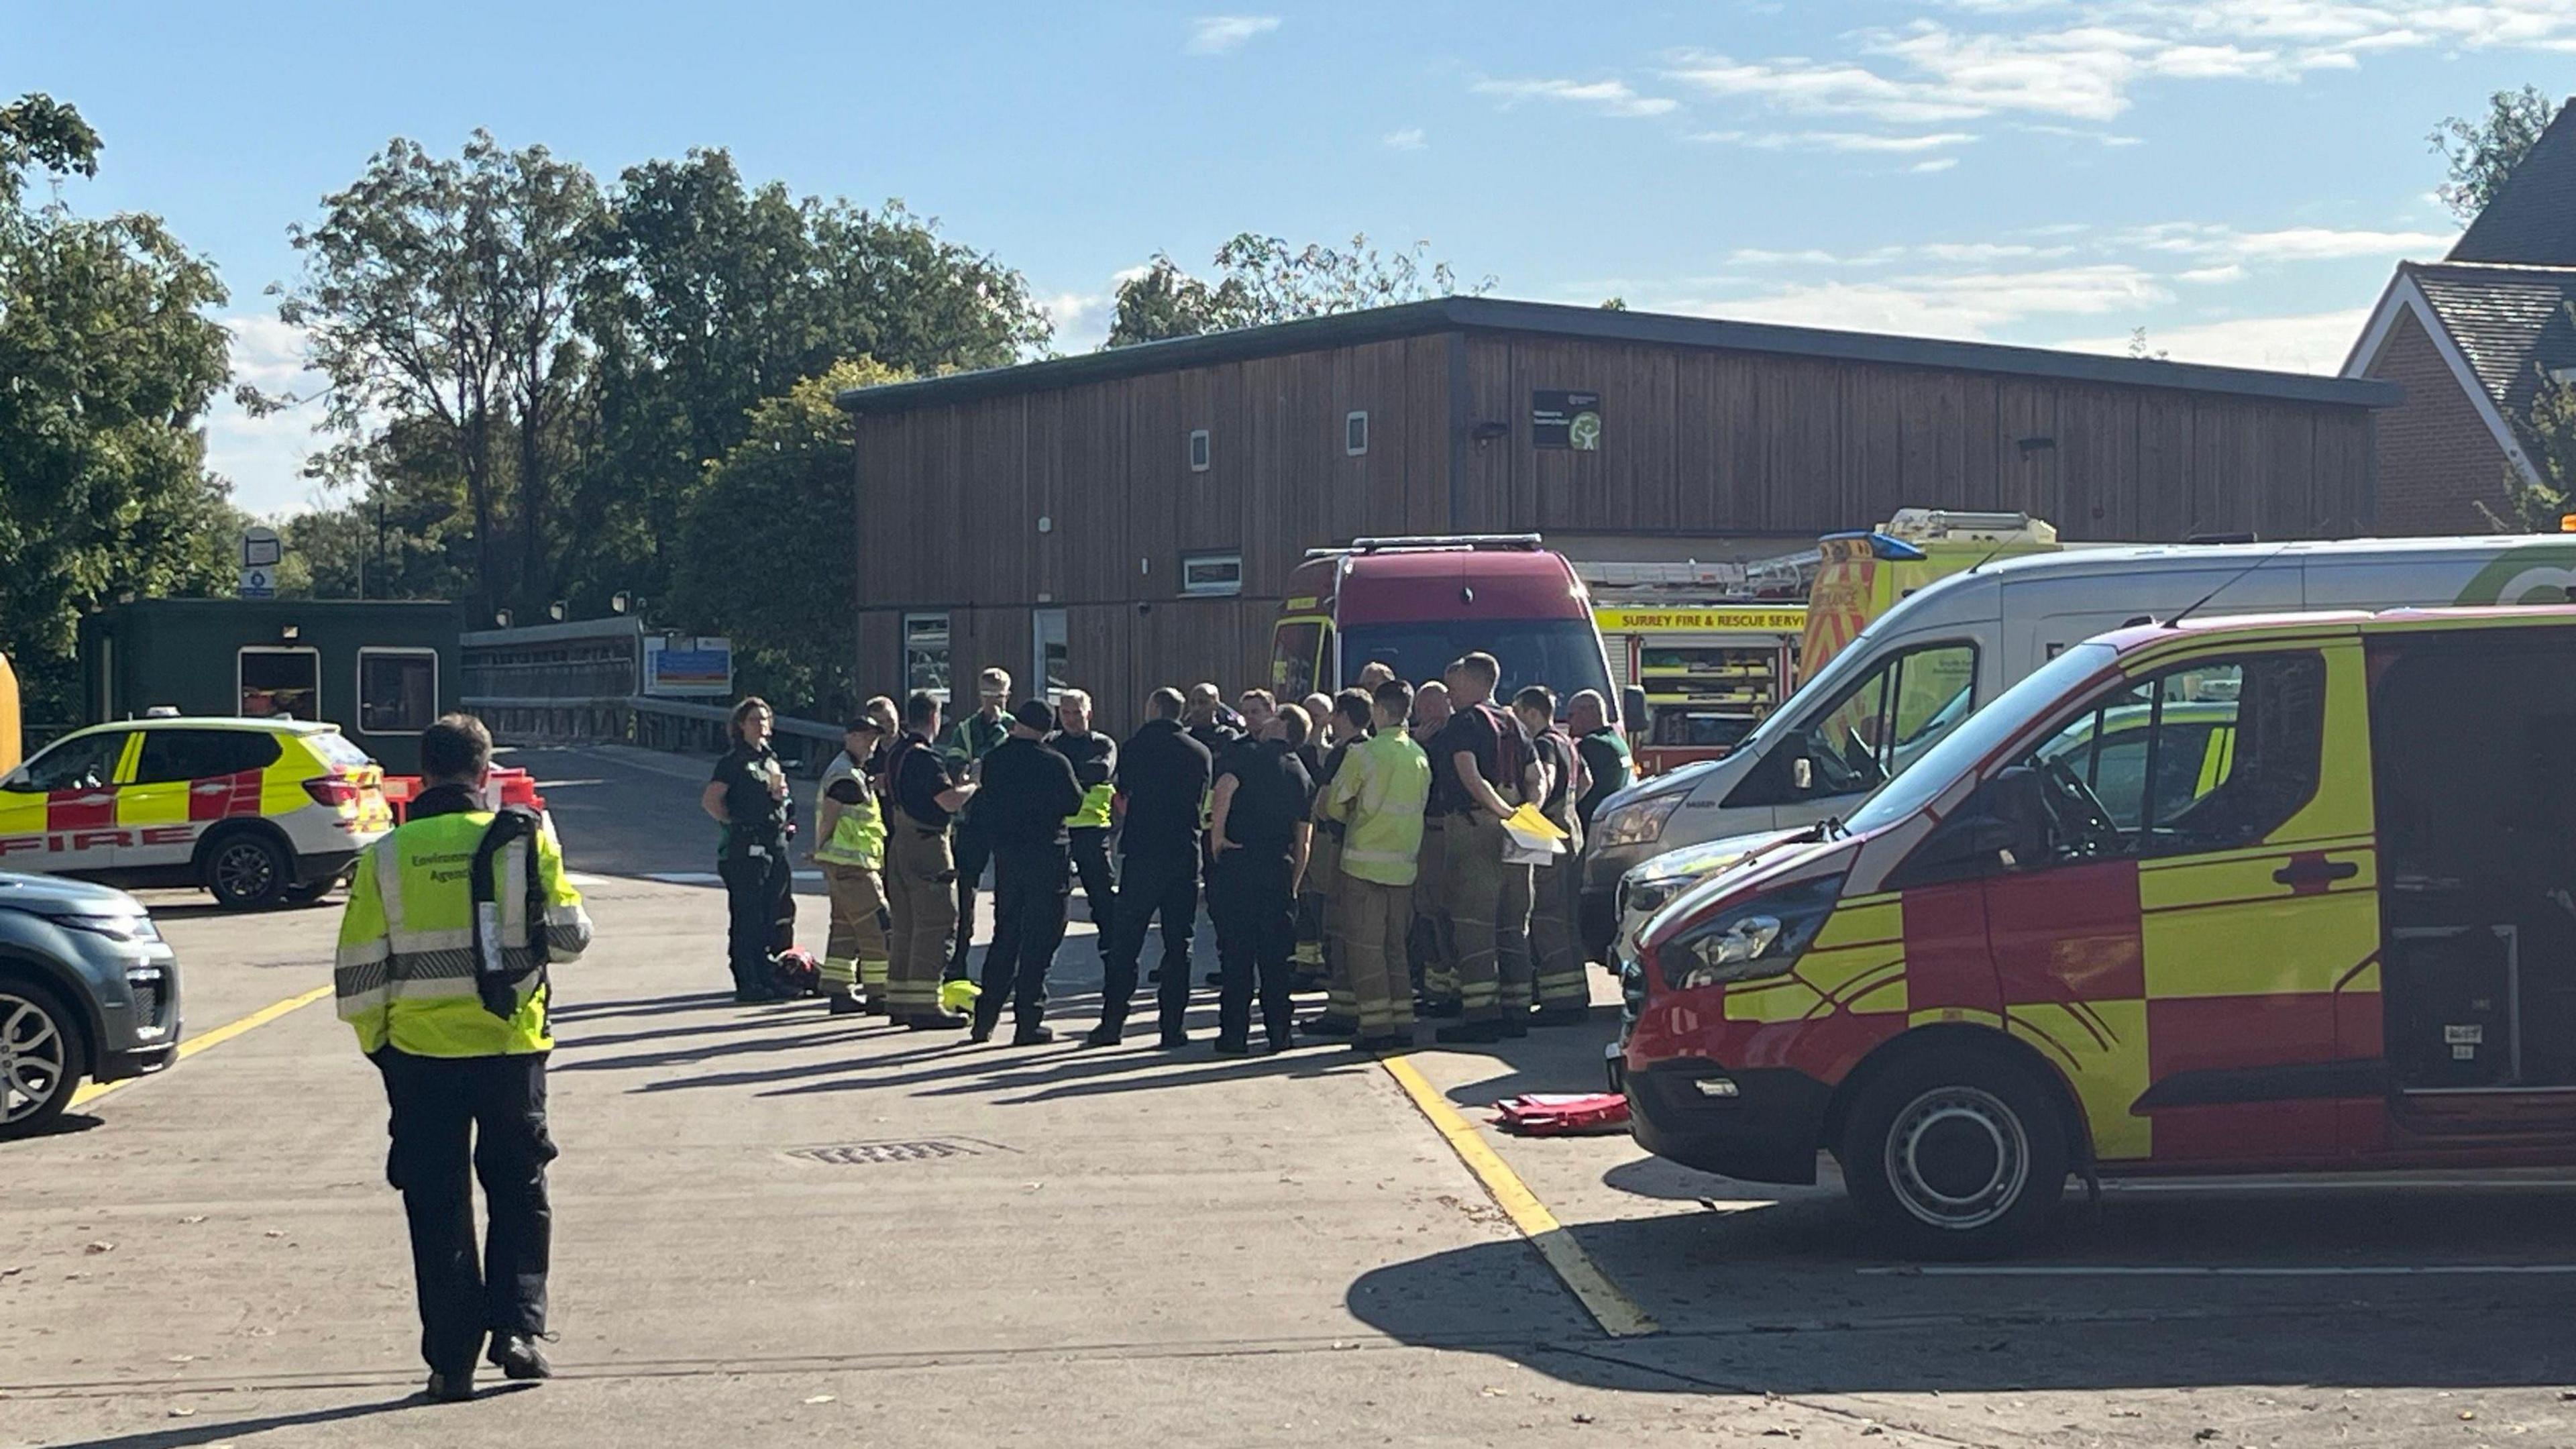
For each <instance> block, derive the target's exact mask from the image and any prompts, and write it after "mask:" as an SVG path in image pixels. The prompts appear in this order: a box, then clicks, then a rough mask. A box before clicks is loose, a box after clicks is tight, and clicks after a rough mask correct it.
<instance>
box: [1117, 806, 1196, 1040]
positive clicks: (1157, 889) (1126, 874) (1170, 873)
mask: <svg viewBox="0 0 2576 1449" xmlns="http://www.w3.org/2000/svg"><path fill="white" fill-rule="evenodd" d="M1118 864H1119V866H1120V872H1119V877H1118V909H1117V910H1116V911H1115V912H1113V913H1112V915H1111V918H1110V923H1109V924H1108V925H1107V926H1104V927H1102V928H1101V933H1100V939H1101V946H1100V1024H1101V1025H1102V1026H1106V1027H1111V1028H1121V1027H1124V1026H1126V1024H1127V1009H1128V1006H1129V1004H1130V1003H1132V1002H1133V1001H1134V1000H1135V998H1136V962H1137V959H1138V958H1139V957H1141V956H1143V955H1144V954H1145V932H1146V930H1147V929H1148V928H1150V927H1151V926H1152V925H1153V922H1154V918H1155V917H1156V916H1160V917H1162V919H1163V979H1162V982H1161V984H1160V986H1159V987H1158V992H1159V995H1158V997H1157V1005H1158V1007H1159V1015H1160V1016H1161V1018H1162V1024H1163V1030H1164V1031H1166V1032H1177V1031H1179V1030H1180V1029H1181V1023H1182V1020H1183V1018H1185V1017H1186V1016H1187V1015H1188V1014H1189V1009H1190V937H1191V936H1192V935H1193V934H1195V933H1196V931H1197V929H1198V917H1199V856H1198V852H1197V851H1195V850H1193V851H1190V852H1189V853H1188V854H1186V855H1182V854H1173V855H1152V854H1146V855H1139V854H1137V853H1136V852H1134V851H1130V852H1128V853H1127V854H1126V855H1124V856H1121V857H1120V858H1119V862H1118Z"/></svg>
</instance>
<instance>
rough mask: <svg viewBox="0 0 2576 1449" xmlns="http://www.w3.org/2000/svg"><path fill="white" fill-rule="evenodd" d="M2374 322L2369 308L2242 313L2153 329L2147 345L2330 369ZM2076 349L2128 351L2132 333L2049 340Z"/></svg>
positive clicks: (2234, 363)
mask: <svg viewBox="0 0 2576 1449" xmlns="http://www.w3.org/2000/svg"><path fill="white" fill-rule="evenodd" d="M2369 320H2370V309H2369V308H2367V307H2352V308H2347V309H2344V310H2342V311H2336V312H2311V313H2307V314H2304V315H2299V316H2289V317H2239V318H2234V319H2231V320H2229V321H2225V322H2204V323H2198V324H2195V325H2193V326H2189V327H2175V328H2162V327H2149V328H2148V329H2147V345H2148V346H2149V347H2150V348H2153V349H2154V350H2156V351H2159V352H2163V353H2165V354H2167V355H2168V356H2170V357H2171V358H2172V359H2173V360H2174V361H2176V362H2206V363H2213V364H2216V365H2218V366H2222V367H2263V368H2272V369H2275V370H2278V371H2283V372H2316V373H2330V372H2333V371H2335V370H2336V369H2337V368H2339V367H2341V366H2343V359H2344V354H2345V353H2347V352H2350V351H2351V350H2352V343H2353V339H2354V338H2356V337H2359V336H2360V335H2361V329H2362V326H2363V324H2365V323H2366V322H2368V321H2369ZM2049 345H2050V346H2053V347H2064V348H2070V349H2072V350H2074V351H2077V352H2121V353H2124V352H2127V351H2128V350H2129V337H2128V334H2127V333H2125V332H2124V333H2121V334H2120V335H2119V336H2116V337H2110V336H2104V337H2079V338H2074V339H2071V340H2067V341H2060V342H2054V343H2051V344H2049Z"/></svg>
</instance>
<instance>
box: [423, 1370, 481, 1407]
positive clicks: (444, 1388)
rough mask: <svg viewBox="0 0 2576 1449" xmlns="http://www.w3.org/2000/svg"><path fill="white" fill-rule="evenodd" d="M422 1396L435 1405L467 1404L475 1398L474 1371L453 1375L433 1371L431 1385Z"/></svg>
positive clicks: (430, 1378) (459, 1371)
mask: <svg viewBox="0 0 2576 1449" xmlns="http://www.w3.org/2000/svg"><path fill="white" fill-rule="evenodd" d="M421 1394H422V1396H423V1397H425V1398H427V1399H428V1400H429V1401H430V1402H431V1403H434V1404H462V1403H467V1402H469V1401H471V1400H472V1399H473V1397H474V1370H473V1369H471V1368H465V1369H460V1370H458V1371H457V1372H455V1373H452V1374H443V1373H439V1372H437V1371H436V1370H432V1371H431V1372H430V1375H429V1385H428V1387H426V1388H424V1389H422V1390H421Z"/></svg>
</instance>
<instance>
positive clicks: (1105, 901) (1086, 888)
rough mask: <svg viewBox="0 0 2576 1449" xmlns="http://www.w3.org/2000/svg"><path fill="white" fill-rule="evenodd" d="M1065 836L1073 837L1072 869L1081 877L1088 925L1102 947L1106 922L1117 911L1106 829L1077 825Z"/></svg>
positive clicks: (1098, 826)
mask: <svg viewBox="0 0 2576 1449" xmlns="http://www.w3.org/2000/svg"><path fill="white" fill-rule="evenodd" d="M1066 833H1067V834H1069V835H1071V836H1072V837H1073V869H1074V873H1075V874H1077V875H1079V876H1081V877H1082V899H1083V901H1084V903H1086V904H1087V905H1089V906H1090V907H1091V924H1092V925H1094V926H1096V927H1098V928H1099V930H1100V940H1101V942H1102V944H1104V945H1105V944H1107V942H1108V940H1109V919H1110V917H1111V916H1113V915H1115V914H1116V913H1117V911H1118V873H1117V872H1116V871H1114V870H1112V869H1111V868H1110V866H1109V827H1108V826H1106V825H1081V826H1076V827H1075V828H1073V829H1072V830H1070V831H1068V832H1066Z"/></svg>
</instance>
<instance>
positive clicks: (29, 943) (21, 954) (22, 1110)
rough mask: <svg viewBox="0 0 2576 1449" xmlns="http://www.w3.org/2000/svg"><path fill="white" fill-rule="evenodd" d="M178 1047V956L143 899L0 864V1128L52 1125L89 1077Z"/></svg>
mask: <svg viewBox="0 0 2576 1449" xmlns="http://www.w3.org/2000/svg"><path fill="white" fill-rule="evenodd" d="M178 1050H179V959H178V956H177V955H176V954H175V953H174V952H172V951H171V949H170V945H169V943H168V942H166V941H164V940H162V939H161V932H160V930H159V929H158V928H156V927H155V926H154V925H153V924H152V914H151V912H149V911H147V910H145V909H144V908H143V903H142V902H141V901H138V900H136V899H135V898H134V897H132V896H130V895H127V894H126V893H125V892H123V891H120V890H113V889H110V888H109V887H107V886H102V885H91V884H89V883H88V882H86V881H76V880H66V879H63V878H61V877H59V876H45V875H20V874H17V873H15V872H0V1139H5V1138H10V1137H24V1136H26V1135H27V1134H29V1133H31V1132H35V1131H38V1130H40V1129H42V1128H43V1127H44V1126H45V1125H46V1124H47V1123H49V1122H51V1121H53V1120H54V1119H55V1118H56V1117H59V1116H61V1115H62V1114H63V1109H64V1108H66V1107H69V1106H70V1105H71V1101H72V1093H73V1092H75V1091H77V1090H79V1088H80V1084H81V1079H82V1078H84V1077H87V1078H90V1079H92V1080H94V1081H101V1082H112V1081H116V1080H118V1079H119V1078H122V1077H139V1076H141V1075H143V1074H144V1073H146V1072H157V1071H159V1070H161V1069H162V1068H163V1067H166V1066H168V1065H170V1061H171V1059H172V1058H173V1057H175V1056H176V1055H177V1054H178Z"/></svg>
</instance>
